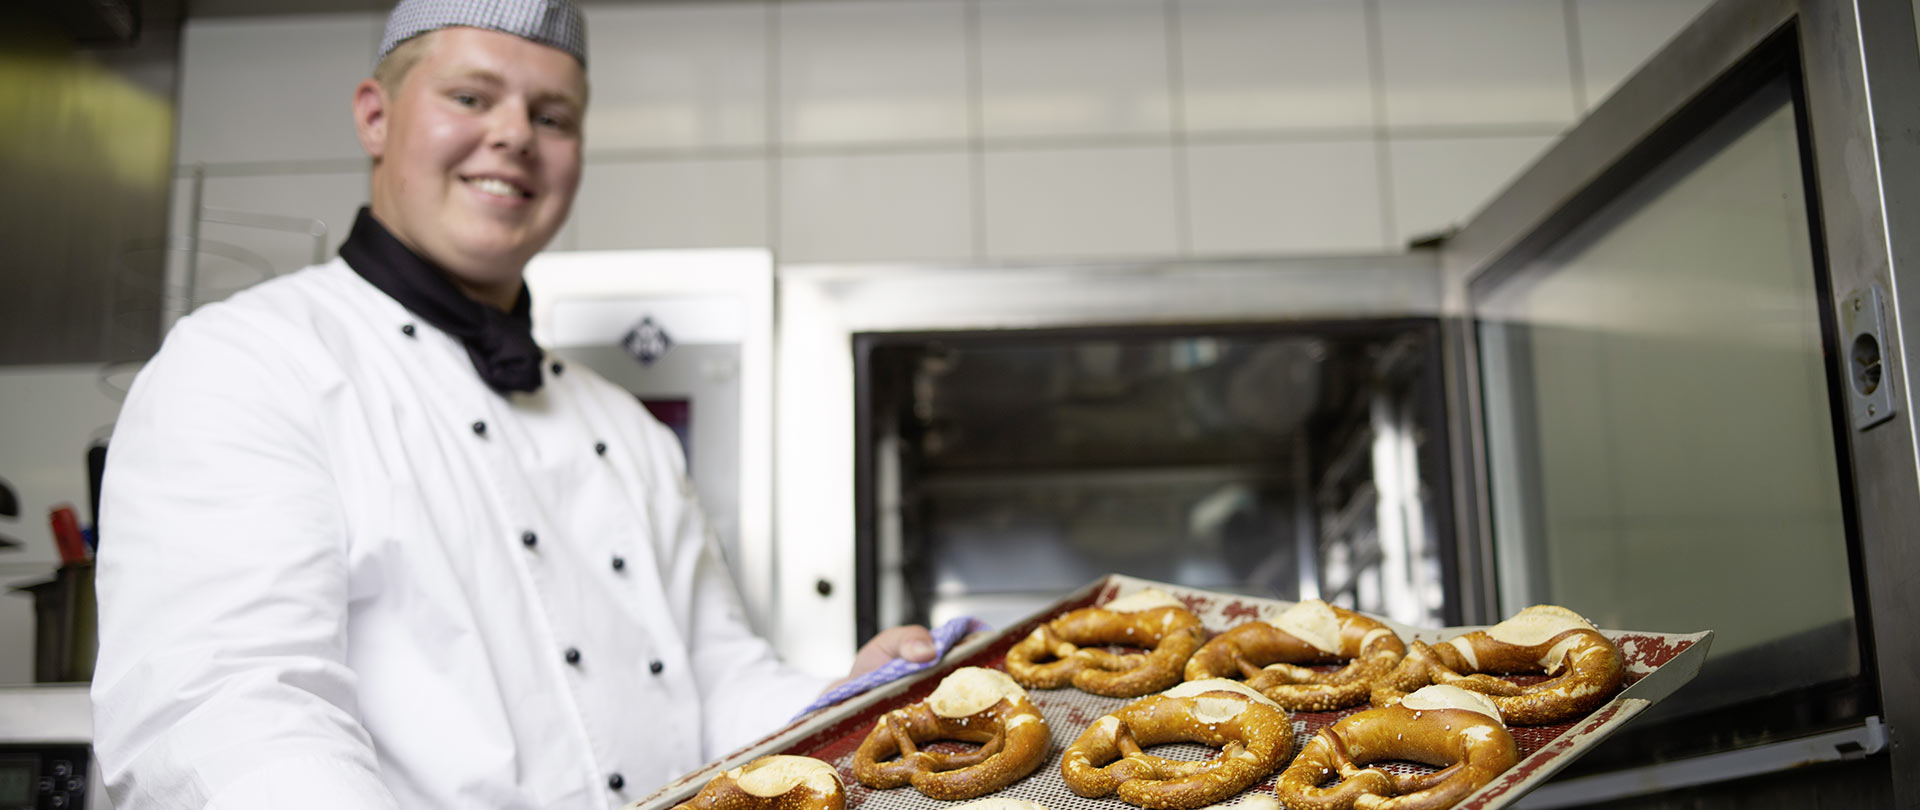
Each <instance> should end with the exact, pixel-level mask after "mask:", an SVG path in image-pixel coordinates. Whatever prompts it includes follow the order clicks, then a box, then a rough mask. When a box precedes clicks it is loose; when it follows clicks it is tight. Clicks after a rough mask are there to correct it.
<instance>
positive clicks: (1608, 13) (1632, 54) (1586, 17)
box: [1573, 0, 1711, 110]
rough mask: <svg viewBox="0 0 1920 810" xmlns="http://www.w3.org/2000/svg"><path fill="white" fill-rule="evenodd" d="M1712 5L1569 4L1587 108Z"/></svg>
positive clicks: (1648, 0)
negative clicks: (1578, 45) (1578, 49)
mask: <svg viewBox="0 0 1920 810" xmlns="http://www.w3.org/2000/svg"><path fill="white" fill-rule="evenodd" d="M1710 1H1711V0H1574V2H1573V23H1574V30H1575V31H1577V32H1578V33H1579V40H1578V41H1579V43H1580V66H1581V74H1582V77H1583V79H1584V82H1585V85H1586V86H1585V92H1584V93H1583V95H1585V96H1586V102H1587V109H1589V110H1590V109H1593V108H1594V107H1595V106H1598V105H1599V103H1600V102H1601V101H1603V100H1605V99H1606V97H1607V95H1608V94H1610V93H1612V92H1613V91H1614V88H1616V87H1618V86H1619V85H1620V82H1622V81H1624V80H1625V79H1626V78H1627V77H1628V76H1630V75H1632V74H1633V71H1634V70H1636V69H1638V68H1639V67H1640V65H1641V64H1642V63H1644V62H1646V61H1647V58H1648V57H1651V56H1653V54H1654V52H1655V51H1658V50H1659V49H1660V46H1662V45H1665V44H1666V42H1667V40H1670V39H1672V38H1673V35H1674V34H1677V33H1679V32H1680V29H1682V28H1685V27H1686V25H1687V23H1689V22H1692V21H1693V18H1695V17H1698V16H1700V12H1701V11H1703V10H1705V9H1706V7H1707V6H1708V5H1709V3H1710Z"/></svg>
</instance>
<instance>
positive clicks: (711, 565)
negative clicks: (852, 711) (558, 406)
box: [647, 421, 831, 761]
mask: <svg viewBox="0 0 1920 810" xmlns="http://www.w3.org/2000/svg"><path fill="white" fill-rule="evenodd" d="M647 427H648V428H649V430H650V433H649V444H650V445H651V446H652V447H653V448H654V452H656V453H659V454H661V456H660V458H661V459H662V460H663V461H666V462H670V464H656V465H655V469H656V471H657V472H656V475H657V476H658V479H657V483H656V485H655V486H656V487H657V488H658V489H659V490H661V493H660V494H659V495H658V496H657V497H658V498H661V499H665V500H667V501H669V502H670V504H671V508H670V509H664V510H661V511H662V514H665V515H669V516H670V517H669V520H670V523H669V525H668V526H667V527H665V528H666V529H667V531H668V534H669V536H670V537H671V538H672V541H671V542H672V543H673V553H672V557H671V559H672V572H671V574H670V576H669V580H670V581H671V582H673V583H674V584H675V587H687V588H689V589H690V592H689V593H688V594H686V595H685V599H686V604H688V605H689V607H690V610H689V612H688V618H687V628H686V633H687V643H688V646H689V647H690V648H691V649H690V651H689V657H690V659H691V660H692V664H693V670H694V680H695V683H697V684H699V688H700V704H701V705H700V709H701V712H700V716H701V723H702V729H701V731H702V733H701V757H702V758H703V759H706V760H709V761H711V760H714V759H718V758H720V757H722V756H724V755H726V754H728V753H730V752H732V751H734V750H735V749H738V748H740V747H741V746H743V745H746V744H748V743H752V742H755V741H757V740H759V739H760V738H761V737H764V736H766V735H768V734H771V733H772V732H774V731H777V730H779V729H780V727H781V726H783V725H785V724H786V722H787V721H788V720H789V719H791V718H792V717H793V715H794V713H795V712H798V711H800V710H801V709H802V708H805V707H806V705H807V704H808V703H810V702H812V701H813V699H814V698H816V697H818V696H819V695H820V692H821V691H822V690H824V689H825V688H826V687H827V685H828V683H830V682H831V679H829V678H822V677H819V676H816V675H810V674H808V673H805V672H802V671H800V670H798V669H795V668H793V667H790V666H787V665H786V664H784V663H782V662H781V661H780V658H779V656H778V655H776V654H775V653H774V650H773V645H771V644H769V643H767V641H766V639H763V638H761V637H760V636H759V635H757V634H755V633H754V631H753V628H752V626H751V625H749V624H748V622H747V617H746V610H745V608H744V607H742V606H741V604H740V594H739V591H738V590H737V589H736V587H735V585H734V579H733V576H732V574H731V572H729V571H728V569H727V566H726V563H725V561H724V559H723V558H722V556H721V554H720V551H719V543H718V542H717V539H716V538H715V537H714V535H713V532H712V531H711V529H710V527H709V526H708V524H707V521H706V517H705V513H704V512H702V511H701V509H700V505H699V503H698V501H697V499H696V497H695V494H694V490H693V487H692V485H691V484H690V483H688V482H687V479H686V472H685V469H686V467H685V464H686V462H685V458H684V456H683V455H682V454H681V451H680V447H679V444H678V442H676V441H675V439H674V437H673V434H672V433H671V432H670V431H668V430H667V428H666V427H664V426H662V425H660V424H659V423H657V422H651V421H649V423H648V425H647ZM676 596H679V595H676ZM674 601H675V602H679V601H680V600H679V599H675V600H674Z"/></svg>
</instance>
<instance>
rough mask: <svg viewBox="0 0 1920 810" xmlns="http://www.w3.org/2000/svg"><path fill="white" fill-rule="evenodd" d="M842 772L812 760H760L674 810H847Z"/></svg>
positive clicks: (726, 775) (719, 778) (722, 776)
mask: <svg viewBox="0 0 1920 810" xmlns="http://www.w3.org/2000/svg"><path fill="white" fill-rule="evenodd" d="M846 806H847V793H846V789H845V787H844V786H843V785H841V783H840V774H839V772H837V771H835V770H834V769H833V766H832V765H828V764H827V763H825V762H821V761H820V760H817V759H814V758H813V757H795V756H787V755H784V754H780V755H774V756H768V757H761V758H759V759H756V760H754V761H752V762H749V763H747V764H746V765H743V766H741V767H738V768H734V769H733V770H731V771H727V772H725V773H722V774H720V775H719V776H716V777H714V778H713V781H711V782H708V783H707V784H706V787H703V788H701V789H700V792H699V793H697V794H694V797H693V798H691V799H688V800H686V801H685V802H682V803H680V804H679V805H678V806H676V807H674V809H673V810H846Z"/></svg>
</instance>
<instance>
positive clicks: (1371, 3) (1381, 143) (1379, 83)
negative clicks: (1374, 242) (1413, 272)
mask: <svg viewBox="0 0 1920 810" xmlns="http://www.w3.org/2000/svg"><path fill="white" fill-rule="evenodd" d="M1362 11H1363V16H1364V18H1365V20H1366V28H1367V67H1368V72H1369V73H1371V74H1372V76H1370V77H1369V80H1368V84H1369V85H1370V88H1369V89H1370V91H1371V93H1372V95H1373V158H1374V164H1375V165H1374V170H1375V171H1376V172H1378V175H1377V176H1376V177H1375V183H1377V184H1378V187H1379V191H1380V243H1381V247H1382V248H1383V249H1385V250H1394V249H1396V245H1395V243H1396V242H1397V241H1398V237H1397V235H1396V234H1397V233H1398V232H1399V229H1400V223H1399V221H1398V219H1397V212H1396V210H1395V208H1396V207H1397V204H1396V202H1395V200H1394V196H1393V192H1394V187H1393V150H1392V149H1391V148H1389V143H1388V127H1387V54H1386V37H1385V35H1384V34H1382V33H1381V22H1380V0H1366V2H1365V3H1364V4H1363V5H1362Z"/></svg>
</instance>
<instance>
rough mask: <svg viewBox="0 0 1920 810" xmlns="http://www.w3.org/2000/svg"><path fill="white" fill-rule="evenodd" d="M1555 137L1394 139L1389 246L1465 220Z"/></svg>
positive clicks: (1389, 149)
mask: <svg viewBox="0 0 1920 810" xmlns="http://www.w3.org/2000/svg"><path fill="white" fill-rule="evenodd" d="M1554 140H1556V139H1555V138H1549V137H1540V136H1520V137H1507V138H1438V139H1405V140H1394V141H1392V142H1390V143H1389V144H1388V145H1387V153H1388V161H1389V163H1390V164H1391V166H1392V171H1391V185H1392V187H1393V218H1394V222H1395V224H1396V225H1397V226H1398V227H1397V228H1396V229H1395V230H1396V232H1395V233H1394V234H1393V238H1392V240H1391V241H1392V243H1393V244H1395V245H1404V244H1406V242H1407V240H1409V239H1412V238H1415V237H1420V236H1425V235H1429V234H1432V233H1434V232H1436V231H1440V230H1444V229H1446V228H1448V227H1450V226H1454V225H1461V224H1465V223H1466V221H1467V219H1468V218H1469V217H1471V216H1472V215H1473V214H1475V213H1476V212H1478V211H1479V210H1480V208H1481V207H1482V206H1484V205H1486V204H1487V202H1488V201H1490V200H1492V199H1493V195H1494V194H1495V193H1496V192H1498V191H1499V190H1500V189H1501V188H1504V187H1505V186H1506V184H1507V182H1508V181H1509V180H1511V179H1513V177H1514V176H1515V175H1517V174H1519V173H1520V170H1521V169H1523V168H1525V167H1526V166H1527V165H1528V164H1530V163H1532V162H1533V159H1534V158H1536V157H1538V156H1539V155H1540V153H1541V152H1544V151H1546V148H1547V146H1549V145H1551V144H1552V143H1553V142H1554Z"/></svg>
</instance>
